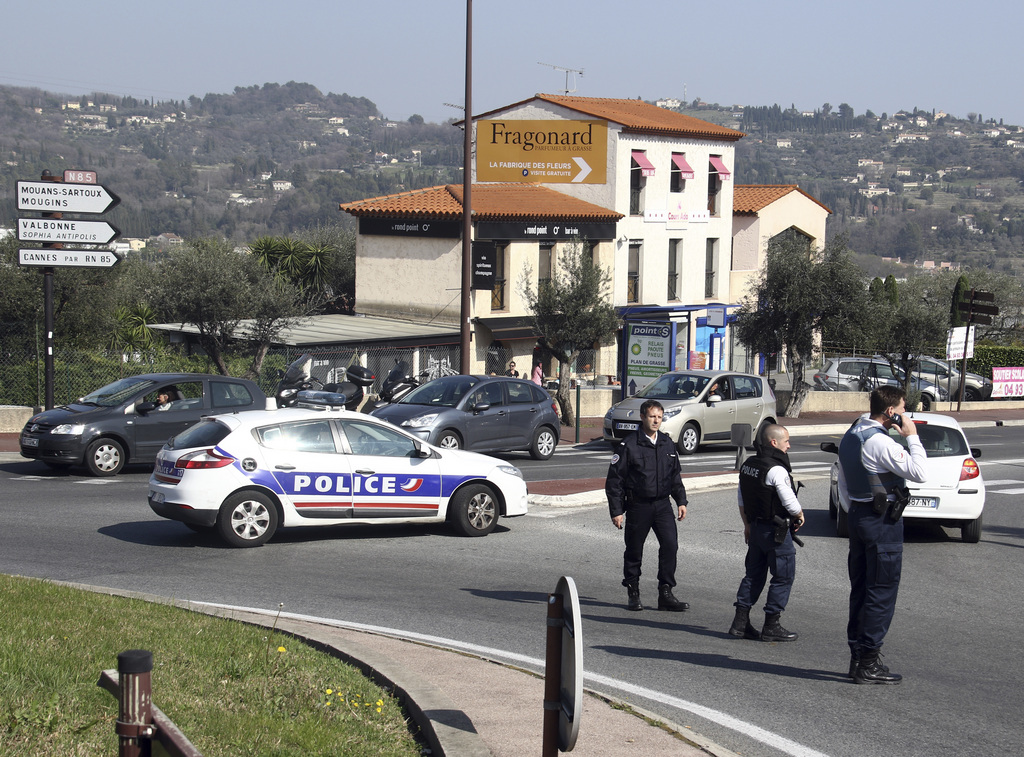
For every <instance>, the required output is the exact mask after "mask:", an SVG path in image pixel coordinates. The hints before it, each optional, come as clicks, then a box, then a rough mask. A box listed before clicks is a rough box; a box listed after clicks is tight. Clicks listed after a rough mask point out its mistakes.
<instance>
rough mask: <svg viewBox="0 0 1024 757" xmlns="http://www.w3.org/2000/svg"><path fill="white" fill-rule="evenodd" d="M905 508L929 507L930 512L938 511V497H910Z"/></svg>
mask: <svg viewBox="0 0 1024 757" xmlns="http://www.w3.org/2000/svg"><path fill="white" fill-rule="evenodd" d="M907 507H929V508H931V509H932V510H938V509H939V498H938V497H911V498H910V502H909V504H908V505H907Z"/></svg>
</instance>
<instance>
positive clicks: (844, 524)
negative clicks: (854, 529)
mask: <svg viewBox="0 0 1024 757" xmlns="http://www.w3.org/2000/svg"><path fill="white" fill-rule="evenodd" d="M849 518H850V516H849V515H847V513H846V510H844V509H843V507H842V505H840V506H839V509H837V510H836V536H838V537H839V538H840V539H847V538H849V536H850V520H849Z"/></svg>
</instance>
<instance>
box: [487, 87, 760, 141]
mask: <svg viewBox="0 0 1024 757" xmlns="http://www.w3.org/2000/svg"><path fill="white" fill-rule="evenodd" d="M534 99H536V100H544V101H546V102H550V103H554V104H556V105H561V106H563V107H566V108H571V109H572V110H575V111H578V112H580V113H584V114H586V115H588V116H593V117H595V118H603V119H605V120H607V121H614V122H615V123H618V124H622V127H623V131H626V132H633V133H636V134H658V135H664V136H675V137H690V138H695V139H711V140H718V141H725V142H735V141H737V140H739V139H742V138H743V137H745V136H746V134H744V133H743V132H741V131H736V130H735V129H730V128H728V127H725V126H719V125H718V124H713V123H711V122H710V121H703V120H701V119H699V118H694V117H693V116H685V115H683V114H682V113H676V112H675V111H671V110H665V109H664V108H659V107H658V106H656V105H651V104H650V103H646V102H644V101H643V100H618V99H613V98H608V97H573V96H571V95H543V94H539V95H536V96H535V97H532V98H530V100H534ZM530 100H524V101H522V102H520V103H513V105H522V104H524V103H527V102H530ZM509 107H513V106H505V107H504V108H499V109H498V110H507V109H508V108H509ZM496 112H498V111H490V112H489V113H484V114H481V115H479V116H476V118H486V117H487V116H488V115H490V114H491V113H496Z"/></svg>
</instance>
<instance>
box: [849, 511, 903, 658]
mask: <svg viewBox="0 0 1024 757" xmlns="http://www.w3.org/2000/svg"><path fill="white" fill-rule="evenodd" d="M849 524H850V555H849V558H848V565H849V569H850V621H849V623H848V625H847V626H846V637H847V641H848V642H849V644H850V650H851V651H852V652H853V654H854V656H859V653H860V652H861V651H875V650H878V649H880V648H881V646H882V640H883V639H884V638H885V634H886V633H887V632H888V631H889V624H890V623H892V616H893V613H894V612H895V611H896V594H897V592H898V591H899V588H900V573H901V571H902V568H903V519H902V518H900V520H898V521H897V522H896V523H890V522H889V521H888V519H887V518H886V515H885V513H882V514H881V515H878V514H876V513H875V511H874V508H873V507H872V505H871V503H870V502H853V503H851V505H850V514H849Z"/></svg>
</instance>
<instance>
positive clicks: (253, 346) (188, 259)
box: [155, 239, 310, 379]
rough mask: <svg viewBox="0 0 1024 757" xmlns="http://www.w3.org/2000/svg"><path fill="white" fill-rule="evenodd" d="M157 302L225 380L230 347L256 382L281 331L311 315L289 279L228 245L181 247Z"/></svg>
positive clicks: (161, 276)
mask: <svg viewBox="0 0 1024 757" xmlns="http://www.w3.org/2000/svg"><path fill="white" fill-rule="evenodd" d="M155 294H156V298H155V300H156V301H157V302H159V303H160V306H161V309H162V310H163V311H164V315H165V316H166V317H167V318H169V319H171V320H173V321H175V322H180V323H183V324H191V325H193V326H194V327H195V328H196V330H197V331H198V339H199V344H200V346H202V348H203V349H204V350H205V351H206V353H207V355H209V357H210V360H212V361H213V363H214V365H216V366H217V370H218V371H220V373H221V374H223V375H225V376H227V375H230V374H229V371H228V367H227V363H226V361H225V352H226V351H227V350H228V347H229V345H232V344H236V343H237V344H239V345H240V346H241V347H242V350H243V352H245V353H247V354H248V355H249V356H251V359H252V362H251V365H250V367H249V369H248V371H247V373H246V377H248V378H253V379H255V378H256V377H258V376H259V374H260V370H261V368H262V366H263V358H264V357H265V356H266V352H267V349H268V347H269V346H270V344H271V343H272V342H273V341H274V340H275V338H276V337H277V336H278V334H280V332H281V330H282V329H284V328H286V327H287V326H289V325H291V324H293V323H295V322H296V321H297V320H299V319H300V318H302V317H303V316H306V315H308V314H309V312H310V309H309V307H308V304H307V301H306V300H305V298H304V297H303V296H302V293H301V292H300V291H299V289H298V288H297V287H296V286H294V285H293V284H292V283H291V282H290V281H288V280H287V278H286V277H284V276H282V275H278V274H276V273H274V272H271V271H268V270H267V269H266V268H265V267H263V266H262V265H261V264H260V261H259V260H258V259H257V257H256V256H255V255H247V254H244V253H239V252H237V251H236V250H235V249H234V247H233V246H232V245H231V244H229V243H226V242H221V241H216V240H209V239H200V240H194V241H191V242H189V243H188V244H186V245H182V246H181V247H179V248H178V249H177V250H175V251H174V252H173V253H171V254H170V255H168V257H167V258H166V259H165V261H164V262H163V263H162V264H161V265H160V268H159V272H158V274H157V284H156V287H155Z"/></svg>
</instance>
